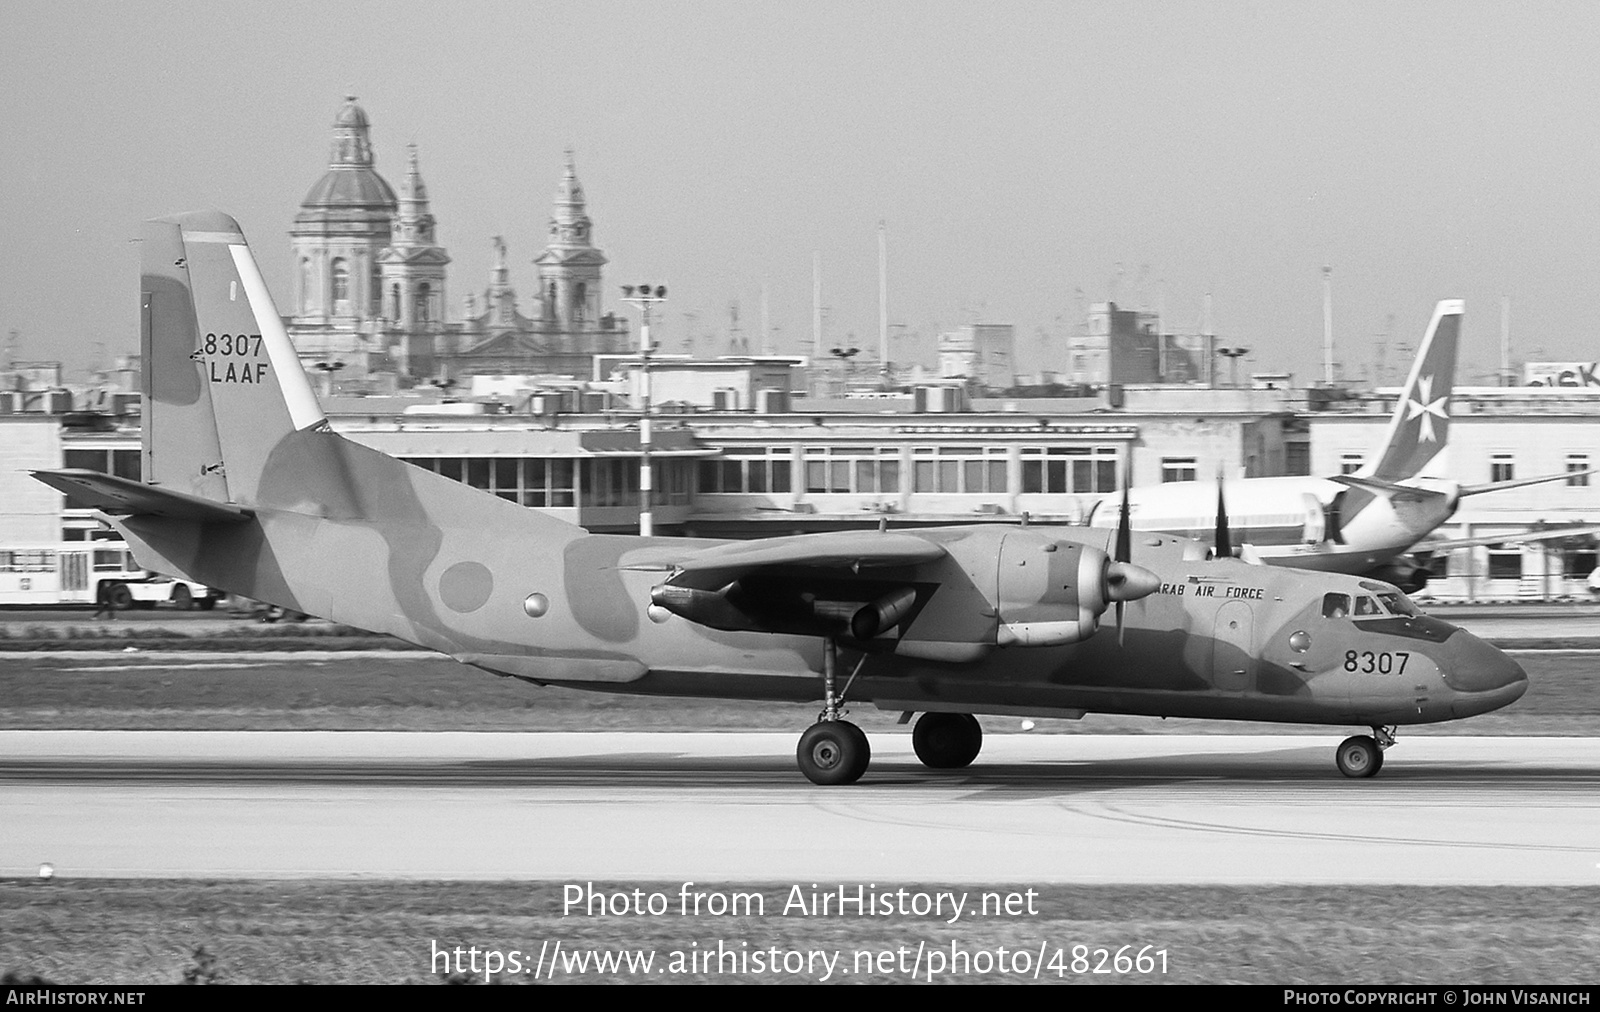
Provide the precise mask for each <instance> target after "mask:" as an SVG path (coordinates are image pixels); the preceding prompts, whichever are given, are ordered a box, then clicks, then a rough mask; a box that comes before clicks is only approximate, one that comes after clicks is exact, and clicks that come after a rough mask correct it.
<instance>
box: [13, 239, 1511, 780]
mask: <svg viewBox="0 0 1600 1012" xmlns="http://www.w3.org/2000/svg"><path fill="white" fill-rule="evenodd" d="M143 255H144V286H143V288H144V302H143V346H142V350H143V353H144V363H145V379H144V382H145V390H144V395H145V401H144V446H143V453H144V461H143V463H144V470H143V479H142V480H140V481H133V480H128V479H124V478H118V477H116V476H113V475H106V474H99V473H95V472H90V471H84V470H76V469H68V470H59V471H39V472H35V474H36V475H37V476H38V477H39V478H40V479H41V480H42V481H45V482H46V483H48V484H50V485H51V486H53V487H55V488H58V489H61V490H63V491H67V492H70V493H72V494H73V495H74V496H77V497H80V498H83V499H88V500H90V501H92V502H93V503H94V504H95V505H96V506H97V507H99V508H100V509H101V510H102V511H103V515H106V516H107V518H108V519H109V521H110V522H111V523H113V524H114V525H115V526H116V528H117V529H118V530H119V531H121V532H122V534H123V535H124V536H125V537H126V538H127V541H128V544H129V546H130V547H131V548H132V549H133V552H134V554H135V556H136V557H137V559H138V561H139V564H140V565H142V566H147V567H150V568H153V569H157V570H160V571H162V572H166V573H171V574H174V575H176V576H180V577H182V578H184V579H189V580H195V581H198V582H200V583H204V584H207V585H209V586H215V587H221V588H224V589H226V590H229V591H231V592H234V593H238V594H243V595H245V596H247V597H251V598H255V599H258V600H262V601H267V602H270V603H272V604H275V605H278V606H280V607H284V608H292V609H294V610H297V611H304V612H309V613H312V614H316V615H321V616H325V617H327V618H329V619H333V620H335V621H339V622H346V623H349V624H351V625H354V626H359V627H361V628H365V629H370V630H374V631H377V632H383V633H389V634H392V635H394V636H398V637H400V638H401V639H404V640H407V641H409V642H411V643H415V644H418V645H420V646H424V647H428V648H431V649H434V650H438V651H441V652H443V653H446V654H449V655H451V656H452V657H455V658H456V659H458V660H460V661H462V662H464V663H466V664H470V665H474V666H476V667H479V668H483V669H485V670H487V671H491V672H494V673H496V674H500V675H509V676H512V677H515V678H520V679H524V680H526V681H529V682H534V683H537V684H542V685H565V686H572V687H577V688H585V689H595V690H601V691H608V692H628V693H641V694H656V695H674V696H695V697H740V698H749V699H769V700H774V701H795V702H803V701H808V700H816V699H818V698H819V697H820V698H821V700H822V712H821V714H820V716H819V719H818V720H817V722H816V723H815V724H813V725H812V726H811V727H810V728H809V729H808V730H807V731H806V732H805V733H804V734H803V735H802V736H801V738H800V744H799V748H798V750H797V756H798V759H799V764H800V768H801V770H802V772H804V774H805V775H806V776H807V777H808V778H810V779H811V780H812V781H813V782H815V783H818V784H844V783H850V782H853V781H855V780H857V779H858V778H859V777H860V776H861V775H862V773H863V772H864V771H865V770H866V768H867V764H868V760H869V757H870V746H869V745H868V742H867V738H866V736H865V735H864V734H863V733H862V731H861V730H860V729H859V728H858V727H857V726H856V725H855V724H853V723H850V722H849V721H847V720H844V719H843V717H844V715H845V714H846V712H847V711H846V710H845V706H846V701H847V699H853V700H857V701H861V702H870V703H872V704H873V705H875V706H877V707H879V708H881V709H885V710H890V711H900V712H902V713H903V714H904V715H905V718H904V719H909V717H910V716H911V715H912V714H914V713H921V714H922V716H921V717H920V718H919V719H918V721H917V724H916V726H915V728H914V729H913V735H912V741H913V745H914V747H915V751H916V754H917V756H918V757H919V758H920V759H921V760H922V762H923V763H925V764H926V765H928V766H930V767H933V768H960V767H964V766H966V765H967V764H969V763H970V762H972V760H973V759H974V757H976V756H977V754H978V751H979V749H980V747H981V745H982V731H981V729H980V728H979V725H978V721H977V719H976V718H975V717H974V716H973V714H978V713H987V714H1016V715H1028V716H1038V715H1044V716H1051V717H1066V718H1076V717H1081V716H1082V715H1083V714H1084V713H1086V712H1089V711H1096V712H1106V713H1128V714H1151V715H1162V716H1172V717H1210V718H1225V719H1230V718H1231V719H1244V720H1267V721H1287V722H1298V723H1313V724H1353V725H1357V726H1367V727H1371V728H1372V729H1373V734H1372V735H1365V734H1363V735H1357V736H1353V737H1351V738H1349V739H1347V740H1346V741H1345V742H1344V743H1343V744H1341V745H1340V746H1339V748H1338V749H1337V750H1336V754H1335V755H1336V760H1337V765H1338V767H1339V768H1340V769H1341V770H1342V771H1343V772H1344V773H1345V774H1346V775H1347V776H1351V777H1364V776H1371V775H1373V774H1374V773H1376V772H1377V771H1378V768H1379V767H1380V766H1381V765H1382V760H1383V754H1384V753H1383V750H1384V749H1385V748H1387V747H1388V746H1389V745H1391V744H1393V741H1394V738H1393V732H1394V729H1395V727H1396V726H1397V725H1400V724H1413V723H1426V722H1431V721H1441V720H1452V719H1455V718H1458V717H1466V716H1470V715H1473V714H1478V713H1484V712H1486V711H1489V710H1494V709H1497V708H1499V707H1502V706H1505V705H1506V704H1508V703H1510V702H1512V701H1513V700H1515V699H1517V698H1518V697H1519V696H1521V695H1522V693H1523V691H1524V690H1525V689H1526V687H1527V678H1526V676H1525V675H1524V674H1523V672H1522V669H1521V668H1519V667H1518V666H1517V665H1516V664H1515V663H1514V662H1513V661H1511V660H1510V659H1509V658H1507V657H1506V656H1505V655H1504V654H1502V653H1501V652H1500V651H1498V650H1496V649H1494V648H1493V647H1491V646H1489V645H1488V644H1485V643H1483V642H1481V641H1480V640H1478V639H1476V638H1474V637H1473V636H1471V635H1470V634H1468V633H1466V632H1463V631H1462V630H1460V629H1457V628H1455V627H1453V626H1451V625H1449V624H1447V623H1445V622H1441V621H1439V620H1437V619H1433V618H1429V617H1426V616H1424V615H1421V614H1419V613H1418V612H1417V611H1416V609H1415V608H1414V607H1412V605H1411V604H1410V602H1409V601H1408V600H1407V599H1406V597H1405V595H1404V594H1402V593H1400V591H1398V590H1397V589H1395V588H1394V587H1393V586H1390V585H1388V584H1385V583H1380V582H1377V581H1373V580H1363V579H1359V578H1356V577H1353V576H1347V575H1342V574H1320V573H1307V572H1302V571H1298V570H1292V569H1274V568H1269V567H1263V566H1252V565H1248V564H1246V563H1244V562H1241V561H1239V560H1236V559H1234V558H1231V557H1230V556H1231V551H1230V546H1229V544H1228V539H1227V533H1226V530H1227V528H1226V523H1223V524H1220V525H1219V530H1218V534H1217V540H1218V544H1217V545H1216V548H1217V549H1218V552H1217V554H1218V556H1219V557H1217V558H1210V557H1208V556H1209V555H1210V551H1209V550H1208V548H1207V547H1206V546H1205V545H1202V544H1200V543H1198V542H1195V541H1191V540H1188V539H1184V538H1177V537H1171V536H1167V535H1161V534H1135V533H1134V532H1133V531H1132V530H1131V529H1130V527H1129V525H1128V523H1127V522H1126V511H1124V514H1123V515H1124V522H1122V523H1121V524H1120V525H1119V526H1118V527H1117V529H1116V530H1115V531H1099V530H1092V529H1089V528H1082V527H1079V528H1045V527H1037V526H1034V527H1028V526H1015V527H1011V526H997V525H994V524H986V525H982V526H971V527H949V528H943V529H925V530H918V531H916V532H914V533H912V532H901V531H887V530H879V531H845V532H838V533H822V534H808V535H802V536H797V537H783V538H772V539H767V540H761V541H742V542H726V541H707V540H695V539H675V538H647V537H634V536H628V535H596V534H590V533H588V532H587V531H585V530H584V529H582V528H580V527H576V526H574V525H571V524H568V523H565V522H563V521H560V520H558V519H555V518H553V517H550V516H548V515H546V514H543V513H541V512H539V511H537V510H532V509H526V508H523V507H521V506H518V505H516V504H514V503H511V502H508V501H506V500H504V499H501V498H499V497H497V496H494V495H491V494H489V493H487V492H483V491H480V490H477V489H474V488H471V487H469V486H467V485H464V484H461V483H459V482H457V481H454V480H452V479H450V478H447V477H444V476H442V475H439V474H434V473H432V472H428V471H423V470H420V469H418V468H416V467H412V466H410V465H408V464H404V463H402V462H400V461H397V460H395V459H393V458H391V457H388V456H386V455H384V454H382V453H380V452H378V451H376V450H372V449H369V448H367V447H364V446H361V445H359V444H357V443H354V442H351V441H350V440H347V439H345V438H343V437H341V436H339V435H338V434H336V433H334V432H333V431H332V430H331V429H330V428H329V426H328V423H327V420H326V419H325V417H324V416H323V414H322V411H321V409H320V407H319V406H318V403H317V399H316V397H315V395H314V394H313V392H312V389H311V386H310V384H309V382H308V380H307V378H306V374H305V372H304V370H303V369H302V367H301V365H300V361H299V359H298V357H297V356H296V353H295V349H294V347H293V346H292V345H291V343H290V341H289V337H288V335H287V333H286V332H285V330H284V327H283V322H282V319H281V318H280V317H279V315H278V313H277V310H276V309H275V308H274V306H273V303H272V299H271V297H270V296H269V294H268V292H267V288H266V284H265V282H264V281H263V280H262V277H261V273H260V271H259V269H258V267H257V266H256V263H255V260H254V259H253V258H252V256H251V253H250V250H249V248H248V247H247V246H246V244H245V239H244V236H243V234H242V233H241V232H240V230H239V226H238V224H237V223H236V222H235V221H234V220H233V219H232V218H230V217H228V216H226V215H224V214H220V213H217V212H202V213H195V214H186V215H180V216H178V217H173V218H166V219H160V220H157V221H154V222H151V223H149V225H148V227H147V229H146V232H145V236H144V241H143ZM1108 611H1110V612H1113V614H1114V626H1115V628H1112V627H1111V626H1112V625H1113V623H1112V622H1105V623H1104V626H1105V627H1102V623H1103V620H1104V619H1105V616H1106V613H1107V612H1108Z"/></svg>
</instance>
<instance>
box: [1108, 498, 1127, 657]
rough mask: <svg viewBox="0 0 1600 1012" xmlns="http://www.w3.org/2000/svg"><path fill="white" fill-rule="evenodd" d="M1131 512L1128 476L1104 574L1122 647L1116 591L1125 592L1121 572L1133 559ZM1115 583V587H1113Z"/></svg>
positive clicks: (1120, 606)
mask: <svg viewBox="0 0 1600 1012" xmlns="http://www.w3.org/2000/svg"><path fill="white" fill-rule="evenodd" d="M1131 513H1132V510H1131V509H1130V508H1129V506H1128V476H1127V473H1126V472H1124V473H1123V476H1122V508H1121V509H1120V510H1118V511H1117V545H1116V549H1115V554H1113V555H1112V557H1111V558H1112V564H1111V566H1110V567H1108V569H1107V572H1106V583H1107V589H1108V590H1111V592H1112V596H1113V598H1114V599H1115V600H1116V602H1117V646H1119V647H1120V646H1122V628H1123V627H1122V606H1123V603H1124V602H1123V598H1122V597H1121V596H1120V595H1119V594H1118V591H1120V590H1125V589H1127V588H1126V586H1125V585H1126V582H1127V577H1126V576H1125V575H1124V573H1123V570H1124V569H1125V568H1128V564H1129V563H1130V562H1131V560H1132V557H1133V523H1132V520H1131V519H1130V514H1131ZM1113 581H1115V585H1113Z"/></svg>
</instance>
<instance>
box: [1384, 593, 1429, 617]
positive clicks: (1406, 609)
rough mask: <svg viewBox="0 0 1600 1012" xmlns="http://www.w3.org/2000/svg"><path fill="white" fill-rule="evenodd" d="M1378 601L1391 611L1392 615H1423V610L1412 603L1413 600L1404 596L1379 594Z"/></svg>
mask: <svg viewBox="0 0 1600 1012" xmlns="http://www.w3.org/2000/svg"><path fill="white" fill-rule="evenodd" d="M1378 600H1379V601H1381V602H1383V606H1384V607H1385V608H1387V609H1388V610H1389V613H1390V614H1391V615H1421V614H1422V609H1421V608H1418V607H1417V606H1416V605H1415V604H1414V603H1412V601H1411V598H1409V597H1407V596H1405V595H1404V594H1379V595H1378Z"/></svg>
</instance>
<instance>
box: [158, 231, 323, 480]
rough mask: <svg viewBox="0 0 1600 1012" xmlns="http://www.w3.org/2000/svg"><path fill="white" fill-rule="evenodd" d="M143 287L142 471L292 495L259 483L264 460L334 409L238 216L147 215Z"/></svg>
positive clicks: (320, 423)
mask: <svg viewBox="0 0 1600 1012" xmlns="http://www.w3.org/2000/svg"><path fill="white" fill-rule="evenodd" d="M141 288H142V300H141V306H140V308H141V327H140V330H141V341H140V351H141V353H142V354H143V360H144V391H143V392H144V417H143V429H144V443H143V448H142V449H143V473H144V480H145V481H146V482H147V483H149V484H152V485H157V486H161V487H163V488H167V489H171V490H172V491H176V492H180V493H184V494H188V495H193V496H199V497H201V498H204V499H210V500H214V501H217V502H226V503H236V504H241V505H246V506H253V505H263V504H270V505H280V506H285V507H292V506H294V505H296V504H295V503H292V502H284V501H281V500H282V499H283V496H282V495H281V494H279V495H274V494H273V491H272V490H271V489H268V488H264V487H263V476H264V473H265V472H266V469H267V459H268V457H269V455H271V454H272V453H273V452H274V451H275V450H277V449H278V448H279V447H281V446H282V445H284V443H285V442H286V441H288V440H290V437H292V436H293V435H294V434H295V433H297V432H306V431H311V430H318V429H322V428H325V427H326V425H327V420H326V418H324V416H323V414H322V409H321V407H319V406H318V404H317V398H316V395H315V394H314V393H313V392H312V390H311V384H310V381H309V380H307V378H306V374H305V370H304V369H303V368H302V367H301V365H300V358H299V355H298V354H297V353H296V352H295V349H294V345H293V344H291V343H290V341H289V335H288V332H287V331H286V330H285V329H284V326H283V320H282V318H281V317H280V316H278V311H277V309H276V307H275V306H274V305H273V303H272V296H271V295H270V294H269V293H268V291H267V286H266V282H265V281H264V280H263V279H262V276H261V271H260V268H258V267H257V266H256V262H255V258H254V257H253V256H252V255H251V253H250V247H249V246H248V245H247V244H246V243H245V238H244V234H243V232H241V231H240V229H239V225H238V223H237V222H236V221H234V219H233V218H231V217H229V216H228V215H226V214H221V213H219V212H214V211H213V212H197V213H192V214H182V215H177V216H174V217H171V218H161V219H157V220H154V221H149V222H146V223H145V229H144V237H143V269H142V285H141ZM275 499H276V500H280V501H273V500H275Z"/></svg>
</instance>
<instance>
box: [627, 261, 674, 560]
mask: <svg viewBox="0 0 1600 1012" xmlns="http://www.w3.org/2000/svg"><path fill="white" fill-rule="evenodd" d="M666 300H667V287H666V286H665V285H654V286H652V285H640V286H638V287H637V288H635V287H634V286H633V285H623V286H622V301H623V302H626V303H629V304H630V305H634V306H638V307H639V534H640V535H641V536H642V537H650V536H652V535H653V534H654V533H655V510H654V508H653V507H654V500H655V496H654V495H653V494H652V491H653V487H654V481H653V478H654V474H653V471H652V468H651V462H650V442H651V440H650V353H651V352H652V351H654V350H655V346H654V345H653V344H651V342H650V307H651V306H654V305H655V304H657V303H659V302H665V301H666Z"/></svg>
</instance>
